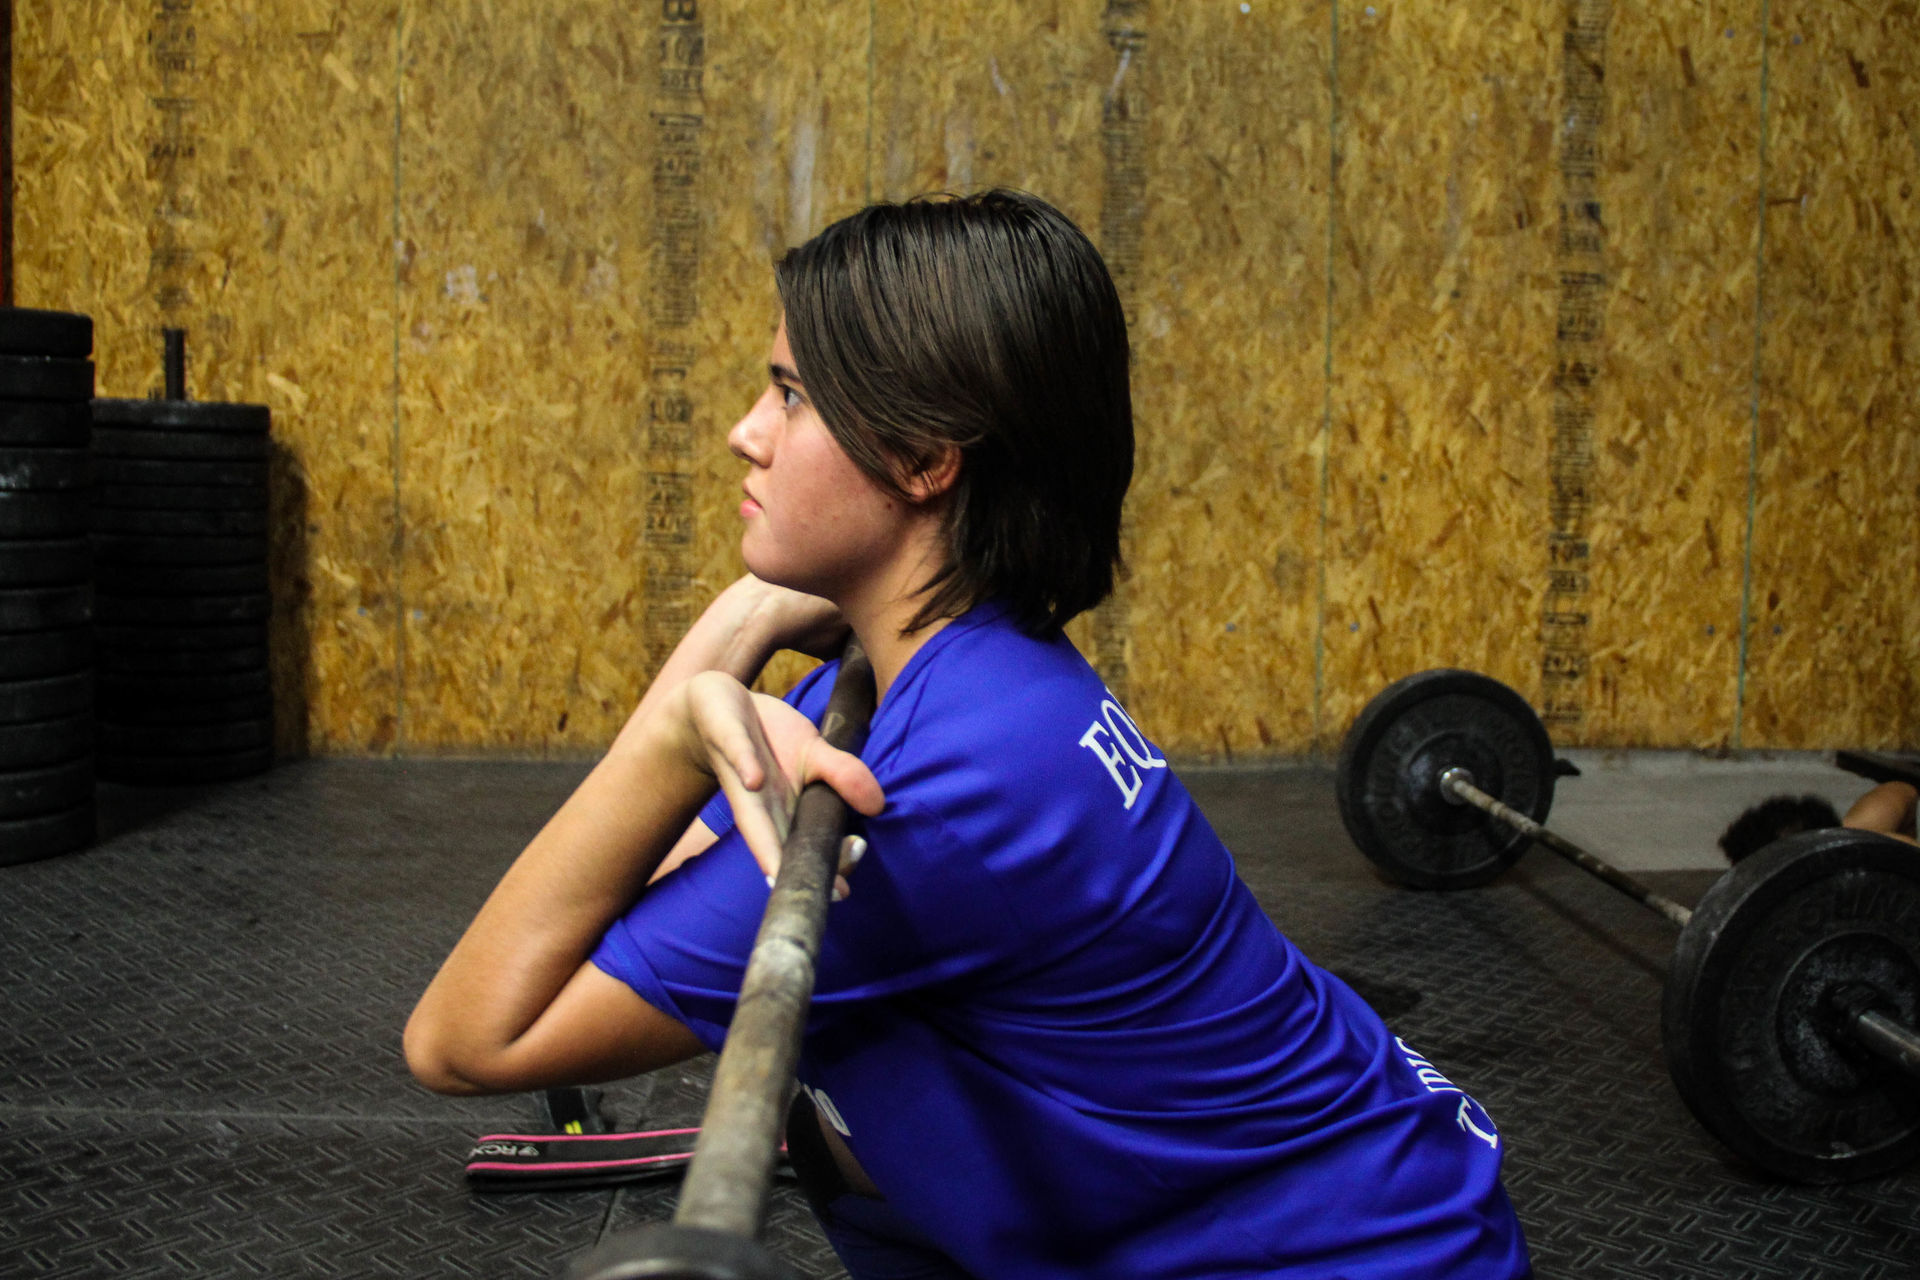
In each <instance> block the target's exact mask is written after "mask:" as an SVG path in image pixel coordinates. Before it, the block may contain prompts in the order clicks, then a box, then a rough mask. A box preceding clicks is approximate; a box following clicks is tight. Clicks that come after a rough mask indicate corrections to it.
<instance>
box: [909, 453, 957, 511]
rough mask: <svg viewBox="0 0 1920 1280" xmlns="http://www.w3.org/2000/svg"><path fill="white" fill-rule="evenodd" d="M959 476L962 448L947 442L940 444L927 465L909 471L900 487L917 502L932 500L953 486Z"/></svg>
mask: <svg viewBox="0 0 1920 1280" xmlns="http://www.w3.org/2000/svg"><path fill="white" fill-rule="evenodd" d="M959 478H960V450H959V448H958V447H956V446H954V445H950V444H946V445H941V446H940V449H939V452H937V453H935V454H934V455H933V457H932V458H931V459H929V460H928V462H927V465H925V466H924V467H921V468H920V469H919V470H918V471H914V472H911V473H909V474H908V475H907V476H906V478H905V479H903V480H902V481H901V484H900V487H901V488H902V489H904V490H906V494H907V497H908V498H910V499H912V500H913V501H914V502H916V503H924V502H931V501H933V500H934V499H935V498H938V497H939V496H940V495H941V494H943V493H945V492H946V491H947V490H949V489H951V488H953V484H954V481H956V480H958V479H959Z"/></svg>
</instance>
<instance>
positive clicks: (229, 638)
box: [93, 622, 267, 667]
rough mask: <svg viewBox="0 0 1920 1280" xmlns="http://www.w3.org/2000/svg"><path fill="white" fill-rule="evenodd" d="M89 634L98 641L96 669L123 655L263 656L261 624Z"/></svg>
mask: <svg viewBox="0 0 1920 1280" xmlns="http://www.w3.org/2000/svg"><path fill="white" fill-rule="evenodd" d="M93 634H94V635H96V636H98V637H99V638H100V665H101V666H102V667H107V666H111V665H112V664H113V663H114V662H115V661H117V660H118V659H119V657H120V656H121V655H123V654H140V653H198V652H201V651H202V650H211V649H247V648H251V649H252V650H253V651H254V652H255V653H258V654H260V655H262V661H264V660H265V654H266V652H267V626H266V624H265V623H264V622H246V623H240V624H237V625H235V626H231V627H103V626H96V627H95V628H94V629H93Z"/></svg>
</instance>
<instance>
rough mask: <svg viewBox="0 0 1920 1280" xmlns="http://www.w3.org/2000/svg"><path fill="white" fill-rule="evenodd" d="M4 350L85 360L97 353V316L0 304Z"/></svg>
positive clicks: (0, 346) (1, 347)
mask: <svg viewBox="0 0 1920 1280" xmlns="http://www.w3.org/2000/svg"><path fill="white" fill-rule="evenodd" d="M0 352H4V353H6V354H7V355H10V356H63V357H65V358H67V359H69V360H84V359H86V358H87V357H88V356H90V355H92V354H93V317H92V316H83V315H78V314H76V313H74V312H71V311H41V310H38V309H36V308H33V307H0Z"/></svg>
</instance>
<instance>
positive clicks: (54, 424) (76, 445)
mask: <svg viewBox="0 0 1920 1280" xmlns="http://www.w3.org/2000/svg"><path fill="white" fill-rule="evenodd" d="M92 433H93V415H92V414H91V413H90V412H88V408H87V402H86V401H84V400H78V401H74V402H72V403H64V404H63V403H60V402H57V401H55V402H50V401H45V400H0V445H5V446H7V447H8V448H28V449H84V448H86V447H87V438H88V436H90V435H91V434H92Z"/></svg>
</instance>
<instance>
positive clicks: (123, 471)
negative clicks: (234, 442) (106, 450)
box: [93, 457, 267, 493]
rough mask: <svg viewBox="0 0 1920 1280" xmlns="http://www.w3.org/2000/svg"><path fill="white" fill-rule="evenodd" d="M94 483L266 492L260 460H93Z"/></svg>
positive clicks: (98, 458)
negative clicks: (239, 489) (203, 487)
mask: <svg viewBox="0 0 1920 1280" xmlns="http://www.w3.org/2000/svg"><path fill="white" fill-rule="evenodd" d="M93 480H94V483H95V484H99V485H220V486H235V487H239V486H244V487H246V488H249V489H257V490H258V491H260V492H261V493H265V492H266V488H267V464H266V463H265V462H259V461H256V462H195V461H192V460H185V461H173V462H169V461H167V460H165V459H157V458H101V457H95V458H94V460H93Z"/></svg>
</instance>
